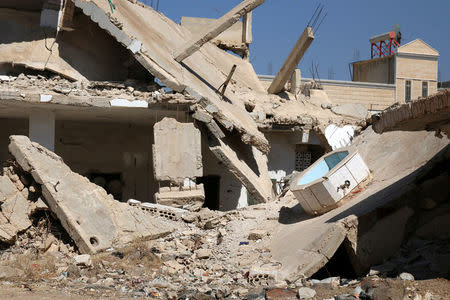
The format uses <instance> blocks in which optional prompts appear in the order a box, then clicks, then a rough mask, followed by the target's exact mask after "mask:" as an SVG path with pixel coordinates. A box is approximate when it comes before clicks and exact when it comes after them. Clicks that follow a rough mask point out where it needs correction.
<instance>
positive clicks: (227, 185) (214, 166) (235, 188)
mask: <svg viewBox="0 0 450 300" xmlns="http://www.w3.org/2000/svg"><path fill="white" fill-rule="evenodd" d="M202 156H203V175H204V176H210V175H217V176H220V191H219V193H220V196H219V197H220V199H219V210H221V211H227V210H232V209H235V208H237V207H243V206H247V193H246V191H245V193H244V194H245V198H243V197H241V193H242V189H245V188H243V186H242V184H241V182H240V181H239V180H237V179H236V177H234V175H233V174H231V173H230V171H228V169H226V168H225V167H224V166H223V164H222V163H221V162H220V161H219V160H218V159H217V158H216V157H215V156H214V154H213V153H212V152H211V151H210V150H209V148H208V146H207V145H206V141H204V140H203V139H202Z"/></svg>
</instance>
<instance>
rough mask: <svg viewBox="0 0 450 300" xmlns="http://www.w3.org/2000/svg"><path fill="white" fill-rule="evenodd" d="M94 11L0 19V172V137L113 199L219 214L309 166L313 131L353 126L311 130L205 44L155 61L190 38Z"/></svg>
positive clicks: (328, 118)
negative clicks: (53, 156) (60, 163)
mask: <svg viewBox="0 0 450 300" xmlns="http://www.w3.org/2000/svg"><path fill="white" fill-rule="evenodd" d="M98 2H99V3H95V2H84V1H43V2H42V3H41V5H38V4H36V3H33V4H30V3H29V2H27V1H23V2H21V1H19V2H14V3H9V2H8V3H7V4H5V5H3V8H2V15H3V17H2V18H1V22H2V24H3V26H2V31H3V34H2V35H1V36H2V39H3V40H2V41H1V46H0V52H1V70H2V71H1V72H2V74H7V75H2V77H1V82H2V91H1V93H2V95H1V98H2V110H1V114H2V118H1V120H0V122H2V123H3V124H4V126H1V128H2V132H1V136H2V139H1V141H2V145H3V146H2V147H1V148H2V150H1V157H0V159H1V160H2V161H4V160H6V159H7V158H8V157H9V156H8V152H7V150H6V149H7V147H6V145H7V143H8V136H10V135H13V134H24V135H28V136H29V137H30V138H31V140H32V141H36V142H38V143H40V144H41V145H43V146H45V147H47V148H48V149H50V150H52V151H55V153H57V154H58V155H60V156H61V157H63V159H64V161H65V162H67V163H68V165H69V166H70V167H71V168H72V169H73V170H74V171H76V172H78V173H80V174H82V175H84V176H86V177H88V178H90V179H91V180H92V181H93V182H95V183H97V184H99V185H100V186H102V187H104V188H105V189H106V190H107V191H108V192H109V193H111V194H112V195H114V196H115V197H116V199H119V200H122V201H127V200H128V199H138V200H140V201H144V202H154V201H155V200H156V201H157V202H158V199H166V200H167V197H169V198H170V197H174V195H176V197H180V201H177V200H176V199H174V200H173V201H174V203H175V202H177V203H178V204H180V203H183V201H182V200H183V199H184V200H186V201H187V202H186V203H189V201H188V200H189V199H191V200H192V201H193V203H195V202H198V201H203V200H204V199H205V195H206V199H207V200H206V201H207V206H208V207H210V208H212V209H220V210H230V209H234V208H236V207H242V206H246V205H248V203H261V202H265V201H268V200H270V199H271V198H272V197H273V196H274V190H275V192H278V193H279V192H280V190H281V185H282V183H283V178H284V177H285V176H286V175H288V174H290V173H292V171H295V170H296V171H301V170H303V169H305V168H306V167H308V166H309V164H311V163H312V162H314V160H315V159H317V158H319V157H320V156H321V155H322V154H323V153H324V152H325V150H326V149H328V147H329V146H328V144H327V141H326V138H325V136H324V128H320V126H319V124H323V123H324V122H327V123H328V122H330V123H334V124H338V125H340V124H345V123H352V124H357V123H358V122H359V121H360V120H357V121H355V120H345V119H344V118H342V117H339V116H337V115H335V114H333V113H331V112H330V113H325V112H324V113H323V115H322V116H320V122H319V120H318V118H317V117H315V116H314V115H313V111H314V110H315V107H314V106H311V105H310V107H301V106H300V107H296V106H298V105H297V104H298V102H299V101H297V100H296V99H291V100H295V101H290V100H289V98H287V100H286V99H283V98H280V97H278V96H276V95H268V94H267V92H266V91H265V89H264V87H263V85H262V84H261V82H260V81H259V80H258V78H257V76H256V74H255V72H254V71H253V67H252V66H251V65H250V64H249V62H248V61H246V60H245V59H239V58H237V57H235V56H233V55H230V54H227V53H225V52H224V51H222V50H221V49H218V48H217V47H216V46H214V45H212V44H209V43H208V44H205V45H204V46H203V47H202V48H201V49H200V50H198V51H195V52H194V53H192V55H191V56H189V57H187V58H186V59H184V60H183V61H182V62H181V63H178V62H177V61H176V60H175V59H173V58H172V57H171V55H169V54H170V53H171V52H173V51H175V50H176V49H180V48H182V47H183V46H184V45H185V44H186V43H189V39H191V40H192V38H191V37H195V36H196V35H195V34H197V35H198V33H197V32H195V31H194V32H193V33H191V32H190V31H189V29H191V30H193V29H192V28H190V27H189V26H181V27H180V26H179V25H177V24H175V23H174V22H172V21H171V20H169V19H167V18H166V17H164V16H162V15H161V14H159V13H157V12H155V11H153V10H151V9H150V8H147V7H144V5H140V4H139V3H132V2H129V1H124V2H123V3H122V2H121V3H119V4H117V5H116V6H117V8H116V9H115V12H114V13H111V11H110V7H109V5H108V3H105V1H98ZM253 2H254V3H253V4H252V5H253V6H252V7H255V6H257V5H259V4H261V3H262V2H261V1H253ZM242 5H243V7H244V9H243V8H239V7H238V11H239V9H240V15H242V14H243V12H245V11H246V10H248V7H247V6H248V5H249V4H247V6H245V5H244V4H242ZM124 12H127V13H126V14H125V13H124ZM130 14H133V15H130ZM139 18H141V19H140V22H139V25H138V24H137V23H138V22H132V20H133V21H134V20H139ZM144 19H145V20H144ZM149 20H150V21H149ZM191 23H192V22H191ZM185 25H186V24H185ZM235 25H239V26H241V24H238V23H236V24H235ZM233 28H234V27H232V29H233ZM245 28H247V30H251V26H250V29H248V28H249V27H248V26H247V27H245ZM222 30H223V29H222ZM242 32H243V30H242V29H241V31H240V33H242ZM12 33H14V34H12ZM150 33H152V34H150ZM173 36H177V37H179V38H177V39H174V38H169V37H173ZM160 39H163V40H162V41H160ZM156 41H158V42H156ZM235 44H238V43H237V42H236V43H235ZM244 44H245V43H244ZM247 44H248V43H247ZM212 62H214V64H213V63H212ZM233 65H235V66H236V71H235V72H234V74H232V77H231V81H230V82H229V83H227V85H228V88H227V89H226V90H224V91H225V93H222V92H221V91H220V90H221V88H220V86H221V85H223V83H225V82H226V79H227V76H228V75H229V74H230V70H232V67H233ZM288 97H291V98H294V96H292V94H291V96H288ZM286 102H288V103H286ZM302 106H304V105H302ZM292 109H295V110H292ZM288 111H290V112H289V113H286V112H288ZM302 111H304V112H302ZM167 118H170V119H171V120H172V121H170V122H169V121H168V120H166V119H167ZM174 120H175V121H176V122H173V121H174ZM322 120H323V121H324V122H322ZM189 124H195V126H189ZM163 127H166V128H163ZM322 127H323V126H322ZM155 128H158V129H157V130H155ZM270 148H272V151H270V154H269V156H268V157H267V154H268V153H269V149H270ZM187 149H188V150H187ZM191 151H194V152H192V153H188V152H191ZM286 156H287V157H289V158H288V159H285V158H286ZM280 158H283V160H282V161H280ZM175 190H176V193H175ZM193 190H196V191H197V192H193ZM166 191H169V194H166V195H164V193H166ZM172 191H173V192H174V193H172ZM171 195H172V196H171ZM166 200H164V201H166ZM181 206H182V205H181Z"/></svg>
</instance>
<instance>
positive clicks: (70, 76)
mask: <svg viewBox="0 0 450 300" xmlns="http://www.w3.org/2000/svg"><path fill="white" fill-rule="evenodd" d="M11 63H12V64H14V65H15V66H23V67H25V68H27V69H31V70H36V71H42V72H43V71H50V72H52V73H55V74H58V75H60V76H61V77H64V78H66V79H68V80H71V81H78V80H86V78H85V77H84V76H82V75H81V74H74V73H69V72H63V70H61V69H57V68H52V66H51V65H48V64H46V65H45V66H44V67H43V68H37V67H36V65H34V64H33V65H31V64H28V63H26V62H11Z"/></svg>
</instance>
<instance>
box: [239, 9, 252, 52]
mask: <svg viewBox="0 0 450 300" xmlns="http://www.w3.org/2000/svg"><path fill="white" fill-rule="evenodd" d="M244 1H245V0H244ZM252 14H253V13H252V12H249V13H248V14H246V15H244V16H243V17H242V42H243V43H245V44H251V43H252V41H253V36H252V19H253V18H252Z"/></svg>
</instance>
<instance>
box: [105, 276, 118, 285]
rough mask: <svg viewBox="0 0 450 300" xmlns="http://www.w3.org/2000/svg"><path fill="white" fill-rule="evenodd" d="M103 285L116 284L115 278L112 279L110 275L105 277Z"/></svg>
mask: <svg viewBox="0 0 450 300" xmlns="http://www.w3.org/2000/svg"><path fill="white" fill-rule="evenodd" d="M103 285H105V286H114V285H115V283H114V279H112V278H110V277H108V278H106V279H104V280H103Z"/></svg>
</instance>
